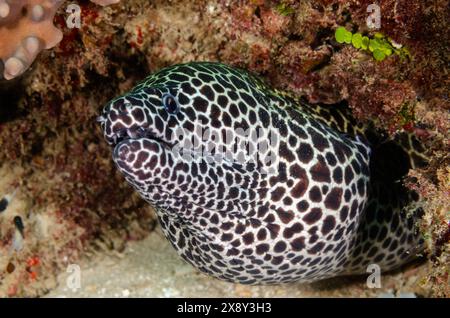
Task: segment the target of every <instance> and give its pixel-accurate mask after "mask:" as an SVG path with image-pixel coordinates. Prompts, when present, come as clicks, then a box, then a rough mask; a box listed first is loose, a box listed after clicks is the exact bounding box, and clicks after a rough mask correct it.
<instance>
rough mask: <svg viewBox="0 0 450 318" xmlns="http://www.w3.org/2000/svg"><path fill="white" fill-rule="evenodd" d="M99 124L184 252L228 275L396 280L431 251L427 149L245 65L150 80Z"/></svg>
mask: <svg viewBox="0 0 450 318" xmlns="http://www.w3.org/2000/svg"><path fill="white" fill-rule="evenodd" d="M99 121H100V122H101V126H102V130H103V132H104V136H105V138H106V141H107V142H108V143H109V144H110V145H111V146H112V147H113V160H114V162H115V163H116V165H117V167H118V169H119V170H120V172H121V173H122V174H123V175H124V176H125V178H126V180H127V181H128V182H129V183H130V184H131V185H132V186H133V187H134V188H135V189H136V190H137V191H138V192H139V193H140V195H141V196H142V197H143V198H144V199H145V200H147V201H148V202H149V203H150V204H151V205H153V206H154V207H155V209H156V212H157V216H158V219H159V221H160V224H161V226H162V229H163V232H164V234H165V236H166V237H167V238H168V240H169V241H170V242H171V243H172V245H173V246H174V248H175V249H176V250H177V252H178V253H179V254H180V255H181V256H182V258H183V259H184V260H186V261H187V262H188V263H190V264H192V265H193V266H194V267H196V268H198V269H199V270H200V271H202V272H204V273H207V274H209V275H212V276H214V277H217V278H219V279H223V280H226V281H231V282H239V283H244V284H269V283H280V282H291V281H301V282H312V281H317V280H320V279H325V278H330V277H334V276H340V275H355V274H364V273H366V270H367V267H368V265H370V264H376V265H378V266H379V267H380V269H381V270H382V271H387V270H391V269H395V268H397V267H399V266H401V265H402V264H404V263H406V262H408V261H410V260H411V259H413V258H414V257H416V254H417V253H418V252H419V251H421V249H422V244H423V240H422V239H421V237H420V235H419V234H418V232H417V229H416V221H417V220H418V218H419V217H420V216H421V214H422V211H421V208H420V206H419V205H418V203H417V201H418V200H419V197H418V195H417V194H416V193H414V192H411V191H409V190H407V189H406V188H404V187H403V186H402V183H401V179H402V177H403V176H404V175H405V174H406V173H407V172H408V169H409V168H411V167H415V166H417V165H418V164H419V163H420V164H422V163H423V162H424V160H425V159H424V156H423V149H422V148H421V147H420V145H419V144H418V142H417V140H415V139H414V138H413V137H411V136H408V135H399V137H398V138H396V139H388V138H385V137H383V136H382V134H380V133H378V132H376V131H375V130H374V129H373V128H371V127H370V126H369V125H362V124H358V123H357V122H356V121H355V120H354V119H353V118H352V117H351V115H350V112H349V111H348V110H347V108H345V106H342V105H335V106H328V107H327V106H325V105H311V104H308V103H307V102H306V101H305V100H303V99H301V98H296V97H295V96H292V95H290V94H288V93H283V92H280V91H278V90H274V89H272V88H270V87H269V86H268V85H266V84H265V83H264V82H263V81H262V80H260V79H259V78H258V77H256V76H255V75H252V74H250V73H249V72H247V71H245V70H241V69H236V68H232V67H229V66H226V65H224V64H220V63H208V62H196V63H195V62H193V63H188V64H180V65H175V66H172V67H168V68H165V69H162V70H160V71H159V72H157V73H155V74H153V75H151V76H149V77H148V78H147V79H145V80H144V81H143V82H141V83H140V84H138V85H137V86H136V87H135V88H134V89H132V90H131V91H130V92H129V93H126V94H124V95H123V96H120V97H118V98H115V99H114V100H112V101H111V102H109V103H108V104H107V105H106V106H105V108H104V110H103V112H102V115H101V116H100V117H99ZM227 136H228V137H229V136H231V138H227ZM242 144H244V145H245V147H242ZM261 145H266V147H262V146H261ZM267 145H268V146H267ZM255 149H257V151H256V152H255V151H253V152H252V151H251V150H255ZM244 150H245V151H244ZM255 153H256V155H254V154H255Z"/></svg>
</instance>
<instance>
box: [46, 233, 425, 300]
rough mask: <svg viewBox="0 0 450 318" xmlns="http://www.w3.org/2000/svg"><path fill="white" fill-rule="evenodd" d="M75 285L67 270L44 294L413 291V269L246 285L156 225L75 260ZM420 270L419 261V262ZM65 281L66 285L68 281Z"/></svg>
mask: <svg viewBox="0 0 450 318" xmlns="http://www.w3.org/2000/svg"><path fill="white" fill-rule="evenodd" d="M79 266H80V268H81V281H80V282H81V284H80V288H79V289H76V290H72V289H71V288H69V287H68V283H67V282H68V281H69V284H70V282H72V280H71V279H70V277H71V275H72V273H62V274H60V275H59V277H58V286H57V287H56V288H55V289H54V290H52V291H51V292H50V293H49V294H47V295H46V297H317V296H320V297H404V298H407V297H417V296H418V295H416V294H415V293H414V289H415V285H416V278H415V275H412V273H415V272H416V271H417V270H418V269H417V268H416V269H413V270H410V271H409V273H408V271H406V273H403V274H400V273H399V274H390V275H386V276H385V277H382V280H381V288H380V289H369V288H367V287H366V286H365V278H340V279H334V280H328V281H323V282H318V283H314V284H299V283H291V284H283V285H272V286H246V285H239V284H232V283H227V282H222V281H219V280H217V279H214V278H211V277H208V276H206V275H204V274H202V273H200V272H198V271H197V270H195V269H194V268H193V267H192V266H190V265H189V264H187V263H185V262H184V261H183V260H182V259H181V258H180V257H179V256H178V255H177V254H176V252H175V250H174V249H173V248H172V246H171V245H170V243H169V242H168V241H167V240H166V239H165V238H164V237H163V234H162V233H161V231H160V230H159V229H157V230H156V231H153V232H152V233H151V234H150V235H149V236H148V237H147V238H146V239H144V240H142V241H137V242H131V243H130V244H129V246H128V247H127V248H126V249H125V251H124V252H123V253H121V254H117V253H116V254H109V255H106V254H99V255H97V256H95V257H93V258H92V259H91V260H90V261H88V262H86V263H84V264H80V265H79ZM419 270H420V267H419ZM69 286H70V285H69Z"/></svg>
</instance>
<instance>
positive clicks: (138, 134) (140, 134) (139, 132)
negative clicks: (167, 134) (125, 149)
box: [110, 127, 175, 149]
mask: <svg viewBox="0 0 450 318" xmlns="http://www.w3.org/2000/svg"><path fill="white" fill-rule="evenodd" d="M141 138H147V139H151V140H153V141H155V142H158V143H159V144H161V145H162V146H164V147H165V148H168V149H172V148H173V147H174V146H175V144H172V143H170V142H167V141H165V140H163V139H161V138H159V137H157V136H155V135H154V134H153V133H152V132H151V130H150V129H145V128H143V127H134V128H123V129H120V130H118V131H117V132H116V133H115V134H114V135H112V137H111V139H110V141H111V142H110V144H111V146H112V147H114V148H116V147H117V146H118V145H119V144H120V143H122V142H123V141H126V140H130V139H141Z"/></svg>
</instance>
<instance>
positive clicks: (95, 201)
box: [0, 0, 450, 297]
mask: <svg viewBox="0 0 450 318" xmlns="http://www.w3.org/2000/svg"><path fill="white" fill-rule="evenodd" d="M377 3H378V5H379V9H380V13H381V15H380V21H379V22H380V25H379V27H378V28H377V27H375V28H374V27H373V26H371V25H370V23H368V18H371V17H372V13H371V12H372V11H370V12H368V7H369V6H370V5H371V4H372V1H366V0H362V1H353V0H351V1H340V0H316V1H312V0H311V1H293V0H283V1H270V0H266V1H265V0H248V1H232V0H229V1H225V0H223V1H222V0H217V1H203V0H202V1H201V0H198V1H196V0H193V1H177V0H174V1H163V0H152V1H144V0H122V1H92V2H91V1H77V2H69V1H51V0H29V1H26V0H23V1H22V0H18V1H6V0H1V1H0V58H1V59H2V61H3V65H2V67H1V69H0V71H1V73H2V74H3V75H2V78H1V79H0V147H1V151H0V200H1V201H0V297H18V296H44V295H48V296H62V295H64V296H68V297H70V296H116V297H128V296H129V297H133V296H157V297H171V296H186V297H195V296H200V297H201V296H204V297H206V296H208V297H214V296H218V297H219V296H231V297H251V296H256V297H262V296H265V297H282V296H288V297H302V296H303V297H304V296H307V297H311V296H355V297H361V296H368V297H369V296H390V295H392V296H402V295H403V296H405V295H406V296H415V297H416V296H424V297H449V296H450V291H449V259H448V252H449V239H450V231H449V220H450V217H449V211H450V199H449V194H450V191H449V189H450V165H449V162H450V160H449V123H450V121H449V109H450V101H449V92H450V77H449V71H450V70H449V68H450V67H449V66H450V61H449V59H450V54H449V52H450V50H449V48H450V28H449V21H450V3H449V1H443V0H435V1H420V0H409V1H407V0H398V1H394V0H382V1H378V2H377ZM5 4H6V5H7V7H8V10H6V9H5ZM71 4H75V5H76V6H74V7H69V5H71ZM36 5H40V6H41V8H42V10H43V11H39V10H35V9H34V8H35V6H36ZM23 8H26V9H25V10H24V9H23ZM5 10H6V11H5ZM77 17H79V22H80V23H79V24H77ZM36 39H37V40H36ZM365 39H367V40H365ZM366 41H368V42H367V43H366ZM366 44H367V45H366ZM370 44H372V45H370ZM189 61H220V62H223V63H226V64H229V65H233V66H238V67H241V68H244V69H247V70H249V71H251V72H254V73H256V74H259V75H260V76H261V77H262V78H263V79H264V80H266V81H267V82H268V83H270V84H271V85H272V86H274V87H276V88H279V89H282V90H287V91H291V92H293V93H294V94H296V95H298V96H304V97H305V98H306V99H307V100H308V101H309V102H311V103H324V104H330V107H332V105H333V104H338V103H347V104H348V106H349V107H350V108H351V110H352V113H353V115H354V116H355V117H356V118H357V119H358V120H360V121H369V120H370V121H373V122H374V123H375V125H376V127H377V128H380V129H383V130H385V131H387V132H388V133H389V134H392V135H393V134H395V133H396V132H399V131H407V132H413V133H414V134H416V136H417V137H418V138H420V139H421V141H422V142H423V143H424V144H425V145H426V148H427V149H428V150H429V152H430V158H431V160H430V163H429V165H427V166H426V167H425V168H421V169H415V170H412V171H410V172H409V175H408V177H407V178H406V179H405V180H403V182H404V183H405V184H406V185H407V186H408V187H410V188H411V189H414V190H416V191H417V192H418V193H420V195H421V196H422V197H423V198H424V202H423V208H424V211H425V215H424V217H423V220H422V224H421V232H422V235H423V237H424V239H425V242H426V253H424V255H423V258H422V259H421V260H420V261H418V262H416V263H414V264H410V265H408V266H405V267H404V268H402V269H401V270H398V271H395V272H393V273H389V274H383V276H382V287H381V289H376V288H375V289H370V288H367V286H366V280H365V277H363V278H361V277H344V278H336V279H332V280H328V281H322V282H318V283H314V284H287V285H279V286H244V285H238V284H230V283H225V282H220V281H217V280H216V279H214V278H210V277H207V276H205V275H203V274H201V273H199V272H197V271H196V270H195V269H194V268H193V267H191V266H190V265H188V264H186V263H184V262H183V261H182V260H181V259H180V258H179V257H178V256H177V255H176V252H175V251H174V250H173V249H172V248H171V246H170V244H169V242H167V241H166V240H165V239H164V237H163V234H162V232H161V229H160V228H159V225H158V224H157V221H156V217H155V215H154V211H153V210H152V208H151V207H150V206H149V205H148V204H147V203H145V202H144V201H143V200H142V199H141V198H140V197H139V195H138V194H137V193H136V192H135V191H134V190H133V189H132V188H131V187H130V186H129V185H128V184H127V183H126V181H125V180H124V178H123V177H122V176H121V175H120V173H119V172H118V171H117V170H116V168H115V166H114V163H113V161H112V160H111V149H110V147H109V146H108V145H107V143H106V142H105V141H104V138H103V134H102V131H101V129H100V127H99V125H98V123H97V122H96V118H97V116H98V115H99V114H100V111H101V109H102V108H103V106H104V105H105V104H106V103H107V102H108V101H109V100H111V99H112V98H114V97H116V96H119V95H121V94H123V93H125V92H127V91H129V90H130V89H131V88H132V87H133V86H134V85H135V84H136V83H138V82H139V81H140V80H142V79H144V78H145V77H146V76H148V75H149V74H151V73H153V72H155V71H157V70H159V69H161V68H162V67H165V66H169V65H173V64H177V63H182V62H189ZM73 265H75V266H73ZM77 266H78V267H77ZM76 268H81V272H82V282H81V288H79V289H77V288H74V290H72V288H71V285H70V281H71V280H70V279H71V274H73V271H72V270H73V269H75V270H76Z"/></svg>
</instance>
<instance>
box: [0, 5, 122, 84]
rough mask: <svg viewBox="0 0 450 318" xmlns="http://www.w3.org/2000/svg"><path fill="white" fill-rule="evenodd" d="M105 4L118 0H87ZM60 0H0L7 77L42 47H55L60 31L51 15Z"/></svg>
mask: <svg viewBox="0 0 450 318" xmlns="http://www.w3.org/2000/svg"><path fill="white" fill-rule="evenodd" d="M91 1H92V2H94V3H96V4H99V5H102V6H106V5H110V4H114V3H118V2H119V1H120V0H91ZM64 2H65V1H64V0H0V59H1V60H2V61H3V66H4V69H3V77H4V78H5V79H7V80H10V79H13V78H15V77H17V76H19V75H21V74H23V73H24V72H25V71H26V70H27V69H28V68H29V67H30V65H31V64H32V63H33V61H34V60H35V59H36V57H37V55H38V54H39V53H40V52H41V51H42V50H44V49H50V48H52V47H55V46H56V45H57V44H58V43H59V42H60V41H61V40H62V38H63V34H62V32H61V31H60V30H58V29H57V28H56V27H55V26H54V25H53V18H54V16H55V13H56V11H57V10H58V8H59V7H60V6H61V5H62V4H63V3H64Z"/></svg>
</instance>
